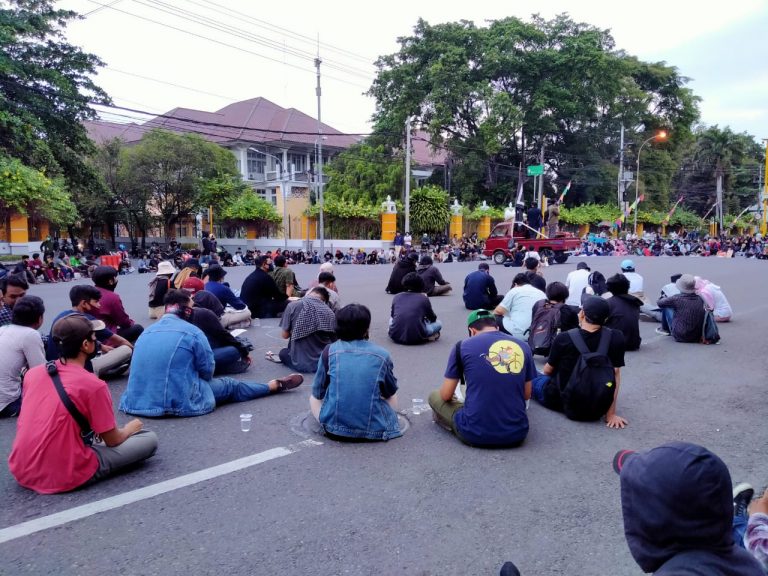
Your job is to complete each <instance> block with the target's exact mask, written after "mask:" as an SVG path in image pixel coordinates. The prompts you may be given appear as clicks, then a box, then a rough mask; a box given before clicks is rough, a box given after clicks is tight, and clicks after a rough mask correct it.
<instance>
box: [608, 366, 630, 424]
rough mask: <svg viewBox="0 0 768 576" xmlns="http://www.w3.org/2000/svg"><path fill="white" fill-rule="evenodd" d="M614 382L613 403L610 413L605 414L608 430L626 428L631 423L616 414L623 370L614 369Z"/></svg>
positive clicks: (609, 409)
mask: <svg viewBox="0 0 768 576" xmlns="http://www.w3.org/2000/svg"><path fill="white" fill-rule="evenodd" d="M613 374H614V380H616V382H615V384H616V390H615V391H614V393H613V402H612V403H611V407H610V408H608V412H606V413H605V425H606V426H608V428H624V427H626V425H627V424H628V423H629V422H627V421H626V420H625V419H624V418H622V417H621V416H618V415H617V414H616V402H617V401H618V399H619V387H620V385H621V368H614V369H613Z"/></svg>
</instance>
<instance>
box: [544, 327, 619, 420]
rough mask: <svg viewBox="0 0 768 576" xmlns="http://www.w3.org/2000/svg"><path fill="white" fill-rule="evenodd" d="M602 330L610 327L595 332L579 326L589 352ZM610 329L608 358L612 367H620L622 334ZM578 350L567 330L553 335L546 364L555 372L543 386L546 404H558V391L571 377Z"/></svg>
mask: <svg viewBox="0 0 768 576" xmlns="http://www.w3.org/2000/svg"><path fill="white" fill-rule="evenodd" d="M603 330H610V328H602V329H600V330H597V331H596V332H587V331H586V330H582V329H581V328H579V331H580V332H581V337H582V338H584V343H585V344H586V345H587V348H588V349H589V350H590V351H591V352H595V351H596V350H597V347H598V346H599V344H600V336H601V332H602V331H603ZM610 331H611V342H610V344H609V345H608V358H609V359H610V361H611V364H613V367H614V368H621V367H622V366H624V350H625V345H624V335H623V334H622V333H621V332H618V331H617V330H610ZM579 356H580V354H579V351H578V350H577V349H576V345H575V344H574V343H573V340H571V337H570V336H569V335H568V333H567V332H561V333H560V334H558V335H557V336H555V340H554V341H553V342H552V348H551V349H550V351H549V358H548V359H547V364H549V365H550V366H552V368H554V369H555V373H554V375H553V376H552V379H551V380H550V381H549V383H548V384H547V386H546V387H545V388H544V395H545V397H546V399H547V405H549V403H550V402H553V403H555V405H559V402H560V392H561V391H562V390H563V389H564V388H565V386H566V385H567V384H568V380H570V378H571V372H573V369H574V368H575V367H576V362H578V360H579Z"/></svg>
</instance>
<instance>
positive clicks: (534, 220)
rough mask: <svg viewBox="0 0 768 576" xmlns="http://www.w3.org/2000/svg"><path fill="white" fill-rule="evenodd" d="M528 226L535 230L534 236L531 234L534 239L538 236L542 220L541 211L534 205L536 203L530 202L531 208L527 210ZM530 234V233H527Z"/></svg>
mask: <svg viewBox="0 0 768 576" xmlns="http://www.w3.org/2000/svg"><path fill="white" fill-rule="evenodd" d="M527 215H528V226H530V227H531V228H533V230H535V234H532V235H533V237H534V238H536V237H537V236H538V234H539V230H541V219H542V213H541V209H540V208H539V205H538V204H536V202H531V207H530V208H528V214H527ZM528 232H529V233H531V231H530V230H529V231H528Z"/></svg>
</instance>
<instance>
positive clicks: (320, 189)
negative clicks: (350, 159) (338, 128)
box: [307, 46, 325, 258]
mask: <svg viewBox="0 0 768 576" xmlns="http://www.w3.org/2000/svg"><path fill="white" fill-rule="evenodd" d="M317 51H318V55H317V58H315V68H317V88H316V89H315V93H316V94H317V191H318V194H317V203H318V205H319V206H320V217H319V218H318V226H319V228H320V231H319V232H320V258H322V257H323V254H325V222H324V214H323V123H322V122H321V121H320V100H321V98H320V96H321V95H322V90H321V89H320V64H321V63H322V60H321V59H320V47H319V46H318V48H317ZM307 236H309V235H307Z"/></svg>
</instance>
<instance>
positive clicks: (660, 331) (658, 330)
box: [656, 328, 669, 336]
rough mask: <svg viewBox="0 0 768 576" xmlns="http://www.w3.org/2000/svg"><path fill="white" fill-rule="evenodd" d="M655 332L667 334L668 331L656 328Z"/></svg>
mask: <svg viewBox="0 0 768 576" xmlns="http://www.w3.org/2000/svg"><path fill="white" fill-rule="evenodd" d="M656 334H661V335H662V336H669V332H667V331H666V330H664V328H656Z"/></svg>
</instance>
